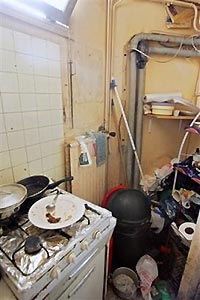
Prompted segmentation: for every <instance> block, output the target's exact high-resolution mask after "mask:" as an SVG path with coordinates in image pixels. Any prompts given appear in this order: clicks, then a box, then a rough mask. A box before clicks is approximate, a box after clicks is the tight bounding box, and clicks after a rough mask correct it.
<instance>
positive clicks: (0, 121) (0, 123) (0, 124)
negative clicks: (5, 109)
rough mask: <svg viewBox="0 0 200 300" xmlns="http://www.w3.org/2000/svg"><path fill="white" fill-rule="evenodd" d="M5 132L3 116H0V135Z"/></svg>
mask: <svg viewBox="0 0 200 300" xmlns="http://www.w3.org/2000/svg"><path fill="white" fill-rule="evenodd" d="M2 132H6V126H5V122H4V115H3V114H0V133H2Z"/></svg>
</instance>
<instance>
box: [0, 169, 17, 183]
mask: <svg viewBox="0 0 200 300" xmlns="http://www.w3.org/2000/svg"><path fill="white" fill-rule="evenodd" d="M13 181H14V177H13V171H12V169H11V168H9V169H6V170H3V171H0V184H9V183H12V182H13Z"/></svg>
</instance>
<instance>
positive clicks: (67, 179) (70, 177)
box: [47, 176, 74, 190]
mask: <svg viewBox="0 0 200 300" xmlns="http://www.w3.org/2000/svg"><path fill="white" fill-rule="evenodd" d="M73 179H74V177H73V176H68V177H65V178H63V179H60V180H58V181H55V182H53V183H51V184H49V185H48V187H47V189H48V190H49V189H54V188H55V187H57V186H58V185H59V184H61V183H63V182H68V181H72V180H73Z"/></svg>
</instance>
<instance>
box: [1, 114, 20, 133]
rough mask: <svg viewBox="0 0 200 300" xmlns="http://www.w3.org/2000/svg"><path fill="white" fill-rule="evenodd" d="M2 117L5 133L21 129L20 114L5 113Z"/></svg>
mask: <svg viewBox="0 0 200 300" xmlns="http://www.w3.org/2000/svg"><path fill="white" fill-rule="evenodd" d="M4 117H5V123H6V130H7V132H9V131H16V130H22V129H23V120H22V114H21V113H6V114H4Z"/></svg>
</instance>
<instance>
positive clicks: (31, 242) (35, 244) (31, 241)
mask: <svg viewBox="0 0 200 300" xmlns="http://www.w3.org/2000/svg"><path fill="white" fill-rule="evenodd" d="M41 249H42V243H41V240H40V237H39V236H37V235H32V236H29V237H27V239H26V240H25V244H24V250H25V252H26V253H27V254H36V253H38V252H39V251H40V250H41Z"/></svg>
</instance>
